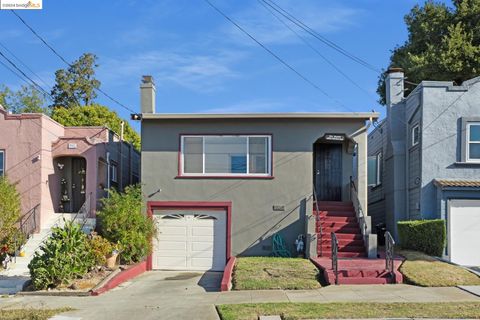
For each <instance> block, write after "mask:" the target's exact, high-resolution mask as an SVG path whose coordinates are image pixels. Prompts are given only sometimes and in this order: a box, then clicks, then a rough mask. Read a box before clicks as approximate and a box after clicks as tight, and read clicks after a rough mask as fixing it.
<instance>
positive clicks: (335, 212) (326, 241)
mask: <svg viewBox="0 0 480 320" xmlns="http://www.w3.org/2000/svg"><path fill="white" fill-rule="evenodd" d="M314 208H316V206H315V205H314ZM318 211H319V216H318V218H317V220H316V232H317V239H318V242H317V255H318V257H317V258H313V259H312V261H313V263H314V264H315V265H316V266H317V267H318V268H319V269H320V270H323V273H324V277H325V279H326V281H327V282H328V283H331V284H333V283H335V274H334V271H333V269H332V236H331V233H332V232H333V233H335V235H336V237H337V241H338V254H337V257H338V284H387V283H393V279H392V277H391V275H390V274H389V273H388V272H386V270H385V260H384V259H369V258H367V254H366V252H367V250H366V248H365V244H364V241H363V235H362V232H361V230H360V226H359V224H358V221H357V217H356V213H355V208H354V207H353V204H352V202H340V201H319V202H318ZM314 214H315V215H316V209H314ZM320 232H322V233H321V234H320ZM398 265H399V264H398ZM395 275H396V277H395V282H396V283H398V282H399V281H400V282H401V280H402V279H401V278H402V275H401V274H400V273H399V272H398V274H397V272H395Z"/></svg>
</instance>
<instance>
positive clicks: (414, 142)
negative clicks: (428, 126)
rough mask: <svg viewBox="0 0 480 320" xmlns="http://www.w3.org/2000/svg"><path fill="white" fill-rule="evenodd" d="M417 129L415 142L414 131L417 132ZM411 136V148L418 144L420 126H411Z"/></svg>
mask: <svg viewBox="0 0 480 320" xmlns="http://www.w3.org/2000/svg"><path fill="white" fill-rule="evenodd" d="M417 129H418V140H417V141H415V130H417ZM411 135H412V140H411V143H412V147H415V146H416V145H418V143H419V142H420V126H419V125H418V124H416V125H414V126H413V128H412V131H411Z"/></svg>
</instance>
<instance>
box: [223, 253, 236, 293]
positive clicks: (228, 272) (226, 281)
mask: <svg viewBox="0 0 480 320" xmlns="http://www.w3.org/2000/svg"><path fill="white" fill-rule="evenodd" d="M236 261H237V258H236V257H231V258H230V259H228V262H227V265H226V266H225V269H224V270H223V277H222V282H221V284H220V291H230V290H232V274H233V267H234V266H235V262H236Z"/></svg>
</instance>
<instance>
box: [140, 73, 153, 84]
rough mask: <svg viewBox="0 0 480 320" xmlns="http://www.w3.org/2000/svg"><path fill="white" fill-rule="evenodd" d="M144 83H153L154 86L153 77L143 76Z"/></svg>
mask: <svg viewBox="0 0 480 320" xmlns="http://www.w3.org/2000/svg"><path fill="white" fill-rule="evenodd" d="M142 83H152V84H153V77H152V76H149V75H145V76H142Z"/></svg>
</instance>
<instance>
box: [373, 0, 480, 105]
mask: <svg viewBox="0 0 480 320" xmlns="http://www.w3.org/2000/svg"><path fill="white" fill-rule="evenodd" d="M405 23H406V25H407V29H408V40H407V41H406V42H405V43H404V44H403V45H402V46H398V47H396V48H395V49H394V50H393V51H392V55H391V57H390V64H389V65H390V66H391V67H401V68H403V69H404V71H405V74H406V76H407V77H408V80H409V81H410V82H413V83H419V82H421V81H423V80H453V81H455V82H456V83H457V84H461V83H462V82H463V81H465V80H468V79H471V78H473V77H475V76H478V75H479V73H480V0H454V1H453V8H449V7H447V6H446V5H445V4H443V3H438V2H434V1H427V2H425V4H424V5H423V6H419V5H416V6H415V7H413V9H412V10H411V11H410V13H409V14H407V15H406V16H405ZM406 88H407V89H410V90H411V89H412V88H413V85H410V84H406ZM377 93H378V94H379V95H380V101H379V102H380V103H382V104H385V75H381V76H380V77H379V81H378V88H377Z"/></svg>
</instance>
